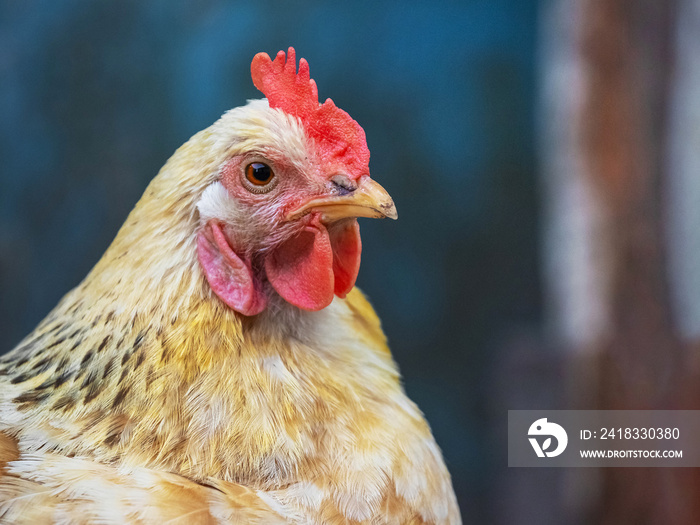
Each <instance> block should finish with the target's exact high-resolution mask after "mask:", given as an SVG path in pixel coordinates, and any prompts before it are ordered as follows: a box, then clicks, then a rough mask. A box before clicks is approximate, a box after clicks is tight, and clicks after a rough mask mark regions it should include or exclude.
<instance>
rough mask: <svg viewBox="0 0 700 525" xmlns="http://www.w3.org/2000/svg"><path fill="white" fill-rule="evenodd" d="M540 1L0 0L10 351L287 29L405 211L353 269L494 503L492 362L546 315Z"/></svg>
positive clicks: (457, 455)
mask: <svg viewBox="0 0 700 525" xmlns="http://www.w3.org/2000/svg"><path fill="white" fill-rule="evenodd" d="M536 18H537V2H536V0H464V1H447V0H443V1H436V0H431V1H429V2H428V1H424V2H405V1H395V2H382V3H378V2H375V1H364V2H354V3H346V4H345V5H344V6H341V5H340V4H339V3H338V4H330V3H327V2H322V1H297V2H284V3H281V2H280V3H275V2H269V1H262V2H256V3H243V2H224V1H217V0H207V1H200V2H197V3H194V2H188V3H184V2H182V3H181V2H172V1H166V0H158V1H149V2H136V1H117V0H110V1H101V2H87V1H57V0H54V1H45V2H36V1H29V0H27V1H23V2H16V1H11V0H8V1H1V0H0V351H6V350H9V349H10V348H11V347H12V346H13V345H14V344H16V343H17V342H18V341H19V340H20V339H21V337H22V336H23V335H25V334H26V333H27V332H28V331H30V330H31V329H32V328H33V327H34V325H35V324H36V323H37V322H38V321H39V320H41V318H42V317H43V316H44V315H45V314H46V313H47V312H48V311H49V309H50V308H52V307H53V306H54V305H55V303H56V302H57V300H58V299H59V298H60V297H61V296H62V295H63V294H64V293H65V292H67V291H68V290H69V289H70V288H72V287H73V286H75V285H76V284H77V283H78V282H79V281H80V280H81V279H82V278H83V277H84V276H85V274H86V273H87V272H88V270H89V269H90V268H91V267H92V265H94V264H95V262H97V260H98V259H99V257H100V255H101V254H102V252H103V251H104V250H105V249H106V248H107V246H108V245H109V243H110V242H111V240H112V238H113V237H114V235H115V233H116V232H117V230H118V228H119V226H120V225H121V223H122V221H123V220H124V219H125V218H126V215H127V214H128V212H129V210H130V209H131V208H132V207H133V205H134V204H135V202H136V201H137V200H138V198H139V197H140V195H141V193H142V191H143V189H144V188H145V187H146V185H147V183H148V182H149V180H150V179H151V178H152V177H153V176H154V175H155V174H156V173H157V171H158V169H159V168H160V166H161V165H162V164H163V163H164V162H165V160H166V159H167V158H168V156H169V155H170V154H171V153H172V152H173V151H174V150H175V149H176V148H177V147H178V146H179V145H180V144H182V143H183V142H185V141H186V140H187V139H188V138H189V137H190V136H191V135H192V134H194V133H195V132H197V131H199V130H200V129H202V128H204V127H207V126H208V125H210V124H211V123H212V122H213V121H214V120H216V119H217V118H218V117H219V116H220V115H221V114H222V113H223V112H224V111H225V110H227V109H229V108H231V107H235V106H238V105H241V104H243V103H244V102H245V101H246V100H247V99H249V98H259V97H260V96H261V95H260V93H259V92H257V90H256V89H255V88H254V86H253V84H252V82H251V79H250V73H249V71H250V61H251V59H252V57H253V56H254V55H255V53H257V52H259V51H266V52H267V53H269V54H270V55H271V56H274V54H275V53H276V52H277V51H278V50H280V49H286V48H287V47H288V46H289V45H293V46H294V47H295V48H296V49H297V53H298V55H299V56H303V57H305V58H306V59H307V60H308V61H309V63H310V66H311V74H312V77H313V78H314V79H315V80H316V82H317V84H318V86H319V95H320V98H321V100H323V99H325V98H326V97H331V98H333V100H334V101H335V102H336V104H337V105H338V106H340V107H341V108H343V109H345V110H346V111H348V112H349V113H350V114H351V115H352V116H353V118H355V119H356V120H357V121H358V122H359V123H360V124H361V125H362V126H363V127H364V129H365V131H366V133H367V139H368V143H369V146H370V150H371V152H372V161H371V164H370V166H371V172H372V175H373V177H374V178H375V179H376V180H378V181H380V182H381V183H382V184H383V185H384V186H385V187H386V188H387V189H388V190H389V192H390V193H391V194H392V196H393V197H394V199H395V201H396V204H397V208H398V210H399V215H400V219H399V221H398V222H391V221H363V222H362V224H361V226H362V240H363V244H364V251H363V264H362V269H361V271H360V277H359V285H360V286H361V287H362V288H363V289H364V290H365V291H366V292H367V294H368V295H369V297H370V299H371V300H372V302H373V303H374V305H375V307H376V309H377V311H378V313H379V315H380V317H381V318H382V319H383V322H384V327H385V330H386V332H387V334H388V336H389V339H390V343H391V346H392V349H393V351H394V355H395V357H396V360H397V361H398V363H399V365H400V367H401V370H402V372H403V375H404V380H405V385H406V390H407V391H408V393H409V395H410V396H411V397H412V398H413V399H414V400H415V401H417V402H418V404H419V405H420V406H421V408H422V409H423V410H424V411H425V413H426V415H427V417H428V419H429V421H430V422H431V424H432V427H433V429H434V433H435V436H436V438H437V440H438V442H439V444H440V445H441V447H442V448H443V450H444V454H445V457H446V460H447V463H448V467H449V468H450V470H451V472H452V474H453V478H454V484H455V488H456V490H457V493H458V497H459V500H460V505H461V507H462V512H463V514H464V517H465V519H466V520H467V521H483V520H492V519H494V517H495V516H497V515H498V510H497V509H498V507H499V505H501V504H502V500H503V498H506V499H507V497H508V496H507V495H504V494H503V493H502V492H500V490H499V488H500V487H502V486H503V478H504V476H506V470H505V469H506V467H505V465H506V460H505V448H503V447H502V446H501V445H502V443H500V442H497V440H495V439H494V433H493V431H492V430H491V429H492V428H493V426H494V424H495V425H496V426H497V425H499V424H501V420H502V421H505V411H504V409H505V408H506V407H503V406H501V405H500V404H499V403H500V401H499V400H502V397H503V395H502V394H501V392H502V391H506V390H507V388H506V385H502V384H499V381H502V380H501V379H499V378H501V377H502V374H500V373H499V372H498V371H499V370H500V369H501V368H502V367H503V366H504V365H503V364H504V362H505V360H506V354H507V348H508V345H509V343H508V341H510V340H511V339H512V338H513V337H516V338H517V337H520V336H519V335H517V334H522V333H528V332H530V331H534V332H536V331H537V327H538V326H539V324H540V309H541V304H540V302H541V299H540V287H539V275H538V261H537V257H538V234H537V201H536V199H537V194H536V188H537V184H536V180H535V170H534V146H533V142H534V140H533V138H534V132H533V106H534V91H535V85H534V83H535V67H534V64H535V60H534V54H535V29H536ZM513 334H516V335H515V336H514V335H513ZM499 439H503V438H502V437H501V438H499Z"/></svg>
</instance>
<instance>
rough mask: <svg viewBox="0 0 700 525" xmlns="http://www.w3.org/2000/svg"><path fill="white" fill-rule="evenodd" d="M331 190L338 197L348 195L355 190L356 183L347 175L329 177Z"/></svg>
mask: <svg viewBox="0 0 700 525" xmlns="http://www.w3.org/2000/svg"><path fill="white" fill-rule="evenodd" d="M331 182H332V183H333V189H334V190H335V192H336V193H337V194H338V195H349V194H351V193H352V192H353V191H355V190H356V189H357V183H356V182H355V181H353V180H351V179H350V178H349V177H348V176H347V175H333V176H332V177H331Z"/></svg>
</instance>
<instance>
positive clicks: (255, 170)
mask: <svg viewBox="0 0 700 525" xmlns="http://www.w3.org/2000/svg"><path fill="white" fill-rule="evenodd" d="M245 175H246V178H247V179H248V181H250V182H251V183H252V184H255V185H256V186H262V185H264V184H267V183H268V182H270V181H271V180H272V177H273V176H274V173H273V172H272V169H271V168H270V166H268V165H267V164H263V163H262V162H253V163H251V164H248V166H247V167H246V169H245Z"/></svg>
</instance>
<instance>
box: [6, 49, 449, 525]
mask: <svg viewBox="0 0 700 525" xmlns="http://www.w3.org/2000/svg"><path fill="white" fill-rule="evenodd" d="M292 52H293V51H292V50H290V59H291V58H292V57H291V54H292ZM256 85H257V84H256ZM314 87H315V86H314ZM268 97H269V95H268ZM322 157H324V155H322V154H319V152H318V144H317V143H314V141H310V140H309V132H308V130H306V129H305V128H304V126H303V123H302V124H300V123H299V119H295V118H294V117H293V116H291V117H290V115H289V114H287V113H285V112H283V111H280V110H279V109H276V108H273V107H270V104H268V102H267V101H265V100H262V101H253V102H251V103H249V104H248V105H247V106H244V107H242V108H237V109H235V110H232V111H230V112H228V113H227V114H225V115H224V116H223V117H222V118H221V119H220V120H219V121H218V122H216V123H215V124H214V125H213V126H211V127H210V128H208V129H206V130H204V131H202V132H200V133H199V134H197V135H195V136H194V137H193V138H192V139H190V141H189V142H187V143H186V144H185V145H183V146H182V147H181V148H180V149H179V150H178V151H177V152H176V153H175V154H174V155H173V157H172V158H171V159H170V160H169V161H168V163H167V164H166V165H165V166H164V167H163V169H162V170H161V172H160V173H159V174H158V176H157V177H156V178H155V179H154V180H153V181H152V182H151V184H150V185H149V186H148V188H147V189H146V191H145V193H144V196H143V197H142V199H141V200H140V201H139V203H138V204H137V205H136V207H135V209H134V210H133V211H132V213H131V214H130V215H129V217H128V219H127V221H126V223H125V224H124V226H123V227H122V229H121V230H120V231H119V233H118V235H117V237H116V239H115V240H114V242H113V243H112V245H111V246H110V248H109V249H108V250H107V252H106V253H105V254H104V256H103V257H102V259H101V260H100V261H99V263H98V264H97V265H96V267H95V268H94V269H93V270H92V271H91V273H90V274H89V275H88V276H87V277H86V279H85V280H84V281H83V282H82V283H81V284H80V285H79V286H78V287H77V288H75V289H74V290H72V291H71V292H70V293H69V294H67V295H66V297H64V298H63V300H62V301H61V302H60V303H59V305H58V306H57V307H56V308H55V309H54V310H53V311H52V312H51V313H50V314H49V315H48V316H47V317H46V319H44V321H42V323H41V324H40V325H39V326H38V327H37V328H36V329H35V330H34V332H32V333H31V334H29V335H28V336H27V337H26V338H25V339H24V341H22V342H21V343H20V345H18V347H17V348H15V349H14V350H13V351H12V352H10V353H9V354H7V355H6V356H5V357H3V358H2V360H1V361H0V364H1V368H0V374H1V375H0V467H1V470H0V516H1V518H0V519H1V520H2V521H3V522H6V523H54V522H56V523H58V522H65V523H166V522H168V523H175V522H177V523H275V522H279V523H286V522H289V523H319V524H320V523H377V524H378V523H459V521H460V518H459V511H458V509H457V506H456V501H455V497H454V493H453V490H452V486H451V482H450V476H449V473H448V472H447V470H446V468H445V466H444V463H443V460H442V457H441V454H440V451H439V449H438V447H437V445H436V443H435V441H434V439H433V437H432V435H431V432H430V429H429V427H428V425H427V423H426V422H425V420H424V419H423V417H422V415H421V413H420V411H419V410H418V408H417V407H416V406H415V405H414V404H413V403H412V402H411V401H410V400H409V399H408V398H407V397H406V395H405V393H404V391H403V389H402V387H401V385H400V382H399V374H398V371H397V368H396V365H395V364H394V362H393V360H392V358H391V355H390V353H389V350H388V347H387V345H386V340H385V336H384V334H383V333H382V330H381V327H380V323H379V320H378V319H377V316H376V314H375V313H374V311H373V309H372V307H371V306H370V304H369V303H368V302H367V300H366V299H365V298H364V296H363V295H362V294H361V292H360V291H358V290H357V289H352V290H351V291H349V293H347V295H346V296H345V297H341V296H343V295H345V292H343V293H339V292H338V287H339V284H338V283H339V282H340V284H341V285H343V286H344V287H348V283H349V287H350V288H351V287H352V284H353V283H354V277H352V279H351V280H348V279H343V278H342V276H341V277H339V274H340V273H341V270H342V268H341V269H339V268H338V263H337V260H336V259H335V258H334V259H333V264H334V268H335V274H333V273H331V274H330V275H331V277H333V275H335V290H336V292H335V295H336V296H335V297H332V300H331V298H329V300H330V304H328V305H327V306H326V305H325V303H324V304H321V302H323V301H325V299H323V301H321V300H320V299H319V297H321V298H324V297H325V295H324V293H325V292H323V290H322V291H321V292H318V293H317V292H316V289H317V288H318V287H317V286H316V285H315V284H314V283H311V284H310V285H309V286H316V288H313V287H312V288H311V289H310V291H308V292H306V291H305V290H306V289H305V288H304V286H303V285H304V282H303V279H302V280H299V281H295V280H294V279H295V276H292V277H290V278H286V277H285V279H286V280H284V279H281V278H280V279H277V278H273V277H269V276H270V275H271V274H272V273H273V271H276V270H274V269H273V268H274V266H273V264H277V265H278V266H279V265H280V264H281V263H279V262H274V263H270V262H269V259H270V258H271V257H278V258H279V257H281V255H279V254H289V253H290V250H280V249H278V248H277V247H278V246H282V245H285V243H287V242H288V241H289V240H290V239H292V241H291V242H292V246H298V245H299V241H298V239H300V238H303V235H304V234H305V232H310V231H311V232H314V235H315V237H314V238H313V239H314V240H313V243H315V244H313V246H314V247H315V246H316V244H317V243H318V242H319V241H318V239H319V238H320V239H324V238H325V237H323V234H324V232H325V229H328V230H329V231H330V232H331V233H330V238H331V241H332V243H333V242H334V241H333V239H334V237H333V236H334V235H336V233H334V232H335V231H336V230H337V229H338V228H342V232H345V231H347V232H350V233H348V235H349V238H351V239H352V238H354V237H353V235H354V233H353V232H355V231H356V230H353V228H354V227H355V226H354V225H356V223H354V222H348V221H349V219H347V218H345V217H342V218H340V219H339V221H336V219H337V217H336V215H337V214H338V210H340V209H341V208H339V207H335V208H332V207H327V208H323V211H324V213H325V215H324V214H323V213H321V212H318V213H316V211H314V210H316V208H314V209H312V210H311V211H310V212H309V213H307V214H296V215H299V218H297V217H296V215H295V214H294V213H291V212H289V213H288V210H289V209H291V208H289V206H293V209H299V207H300V206H302V207H303V206H306V205H307V204H308V202H316V203H318V202H321V201H319V199H320V198H321V197H319V195H321V196H322V198H323V199H329V198H331V197H328V196H326V193H323V192H327V191H331V190H332V192H335V194H334V195H335V196H334V197H333V198H342V199H345V200H344V201H343V203H344V204H343V206H344V207H343V208H342V209H343V210H345V211H347V210H348V209H349V208H348V206H349V204H348V203H349V202H350V201H349V200H347V199H349V198H355V197H354V195H355V194H353V195H350V196H347V195H346V193H353V192H355V193H358V192H357V191H356V188H354V187H353V188H351V189H350V190H349V191H346V190H347V188H345V190H343V191H338V188H337V186H338V184H337V180H338V179H337V174H336V175H334V173H336V172H337V168H336V167H334V168H333V169H332V170H330V171H331V172H333V173H330V172H328V171H323V169H322V166H324V162H326V161H327V156H326V158H322ZM232 159H233V160H232ZM236 159H238V160H236ZM240 159H243V160H240ZM251 159H252V161H255V162H258V161H261V160H264V161H265V162H268V163H269V164H271V165H273V166H274V167H275V172H276V174H277V176H278V177H279V178H280V182H279V183H278V186H280V187H281V188H279V189H278V190H277V191H278V193H277V194H275V193H274V191H275V190H271V191H270V193H269V194H265V195H263V196H260V195H258V194H255V193H251V195H250V196H247V195H246V194H245V192H244V191H243V190H242V189H241V188H239V187H237V186H235V185H236V184H238V181H237V179H236V181H234V182H230V181H229V182H227V181H226V177H227V175H226V174H227V173H228V171H227V170H228V169H229V168H227V166H231V165H232V163H233V165H234V168H235V169H239V168H238V165H239V164H240V165H241V166H244V165H246V163H249V162H251ZM248 165H250V164H248ZM234 168H231V169H234ZM241 169H242V168H241ZM239 171H240V170H239ZM321 171H323V173H320V172H321ZM236 173H238V171H236ZM243 173H245V171H243ZM329 173H330V175H333V177H336V178H332V177H329ZM283 175H284V176H285V177H286V178H285V179H283V178H282V176H283ZM314 177H315V178H314ZM363 177H364V174H363ZM287 180H289V181H291V182H289V183H288V184H289V188H292V187H293V188H294V189H295V190H294V191H298V190H297V188H299V187H304V188H306V190H304V191H306V193H303V192H302V193H299V192H297V193H295V194H294V195H293V196H291V197H285V196H284V194H283V192H284V191H287V189H286V187H285V186H283V185H284V184H287V182H286V181H287ZM354 180H355V181H359V182H357V184H360V185H362V184H364V182H363V181H364V180H365V179H364V178H362V177H357V178H355V179H354ZM222 181H223V182H222ZM313 181H316V182H313ZM329 181H335V182H333V183H332V184H331V183H330V182H329ZM348 184H350V185H351V186H352V184H354V183H352V181H351V182H350V183H347V181H345V182H343V186H347V185H348ZM309 188H314V189H313V191H312V190H311V189H309ZM329 188H330V189H329ZM239 190H240V192H241V193H237V192H238V191H239ZM289 191H291V190H289ZM358 191H359V190H358ZM285 198H287V199H288V200H287V201H285V200H284V199H285ZM246 199H248V200H246ZM264 199H267V200H264ZM314 199H315V200H314ZM346 201H347V202H346ZM323 202H325V201H323ZM358 202H359V201H358ZM363 202H364V201H363ZM384 204H385V205H386V202H385V203H384ZM285 206H287V207H285ZM318 206H321V204H319V205H318ZM352 206H355V204H353V205H352ZM352 206H351V207H352ZM387 206H388V205H387ZM392 206H393V204H392ZM318 209H319V210H321V208H320V207H319V208H318ZM328 210H334V211H333V213H331V212H330V211H328ZM385 212H386V210H385ZM285 213H286V215H285ZM363 213H364V212H360V215H362V216H368V215H369V214H368V213H364V215H363ZM390 213H391V212H386V213H385V214H387V215H388V214H390ZM334 214H335V215H334ZM292 216H293V217H294V219H289V218H288V217H292ZM331 216H332V219H333V220H331V219H330V218H329V217H331ZM211 221H217V222H215V223H214V226H212V222H211ZM352 221H354V219H352ZM338 224H340V225H341V226H340V227H339V226H338ZM219 225H220V227H219ZM208 227H209V228H211V230H208V229H207V228H208ZM210 231H213V232H215V233H214V236H215V235H216V232H217V231H221V232H223V235H225V238H226V239H227V244H226V246H230V248H231V249H232V250H233V252H232V253H234V255H235V254H240V260H241V261H244V264H243V265H242V266H240V267H241V268H247V269H248V273H245V274H244V275H246V276H252V279H254V280H255V283H254V284H250V283H243V284H241V281H240V279H238V278H237V277H235V275H240V273H239V274H236V273H235V263H236V260H237V258H235V257H234V255H231V256H229V255H227V254H228V251H227V248H226V247H224V248H222V253H224V257H223V259H216V258H215V257H214V259H213V260H214V262H213V263H212V262H211V260H212V259H211V258H209V259H207V257H209V255H211V254H212V253H214V255H216V254H217V253H218V252H216V251H212V248H211V246H214V248H216V246H215V245H214V241H212V239H215V238H216V237H212V236H211V235H210ZM319 231H320V232H321V233H320V234H319V233H318V232H319ZM207 240H208V242H209V243H210V244H208V245H205V247H204V255H202V253H203V252H202V249H203V248H202V243H206V242H207ZM358 241H359V237H358ZM332 243H331V245H332V246H333V247H334V251H333V254H334V257H335V254H336V253H337V251H338V248H337V246H336V245H333V244H332ZM304 246H305V245H304ZM198 248H199V251H198ZM302 248H303V246H302ZM275 250H277V251H275ZM314 250H315V248H314ZM314 253H315V252H314ZM292 256H293V257H301V256H299V255H298V254H297V253H292ZM357 256H358V262H359V253H358V254H357ZM232 257H233V259H232ZM266 258H267V259H266ZM321 259H322V257H321ZM341 259H342V258H341ZM222 260H225V261H226V265H224V264H223V263H222V262H221V261H222ZM232 261H233V262H232ZM295 261H296V259H295ZM283 262H284V261H283ZM300 264H302V266H303V263H300ZM207 265H210V266H209V267H207ZM212 265H213V266H212ZM229 266H233V267H234V268H233V270H230V271H231V273H230V274H229V273H226V272H227V271H229V270H226V271H224V270H221V268H224V269H227V268H229ZM212 268H214V269H215V270H216V271H214V270H212ZM293 268H297V265H296V263H295V266H293ZM266 269H267V272H266ZM217 272H218V273H217ZM222 272H223V273H222ZM304 275H306V274H304ZM231 276H234V277H231ZM237 279H238V280H237ZM276 279H277V280H276ZM300 279H301V278H300ZM222 282H223V283H224V284H226V283H231V282H233V283H234V284H235V285H236V286H238V287H239V288H240V289H243V290H247V292H246V293H248V296H245V297H246V298H244V299H245V300H239V299H240V297H241V295H240V294H239V293H238V290H239V288H235V287H234V288H232V286H233V285H230V286H229V287H228V288H226V287H223V288H222V286H223V285H222V284H221V283H222ZM289 282H292V283H293V284H294V286H287V285H288V284H289ZM299 283H301V285H300V284H299ZM299 286H301V290H302V292H303V293H302V292H299V289H300V288H299ZM232 290H233V292H232ZM279 290H281V291H279ZM290 290H291V291H290ZM290 301H291V302H290ZM304 301H306V302H304ZM319 301H321V302H319ZM295 302H301V303H303V305H302V306H303V307H300V306H299V305H297V304H293V303H295ZM229 303H231V304H229ZM317 304H318V308H312V307H313V306H314V305H317ZM309 305H311V306H309ZM241 310H244V311H246V312H247V313H241ZM169 520H170V521H169Z"/></svg>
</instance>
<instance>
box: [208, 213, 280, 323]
mask: <svg viewBox="0 0 700 525" xmlns="http://www.w3.org/2000/svg"><path fill="white" fill-rule="evenodd" d="M197 257H198V259H199V264H200V265H201V266H202V270H203V271H204V275H205V277H206V278H207V281H208V282H209V286H211V289H212V291H213V292H214V293H215V294H216V295H217V296H218V297H219V299H221V300H222V301H223V302H224V303H226V304H227V305H228V306H230V307H231V308H232V309H233V310H235V311H237V312H240V313H242V314H243V315H256V314H259V313H260V312H262V311H263V310H264V309H265V306H267V297H266V296H265V293H264V292H263V291H262V289H261V286H260V283H259V281H258V279H256V278H255V276H254V275H253V271H252V270H251V268H250V266H249V265H248V264H247V263H246V262H245V261H243V260H242V259H241V258H240V257H238V255H236V254H235V253H234V251H233V250H232V249H231V247H230V246H229V244H228V241H227V240H226V236H225V235H224V232H222V231H221V227H220V226H219V225H218V224H217V223H216V222H215V221H210V222H209V223H207V225H206V226H205V227H204V229H202V231H200V232H199V235H198V236H197Z"/></svg>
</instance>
